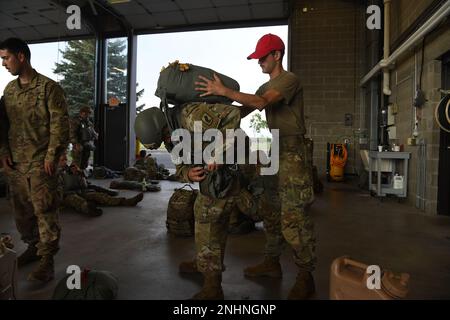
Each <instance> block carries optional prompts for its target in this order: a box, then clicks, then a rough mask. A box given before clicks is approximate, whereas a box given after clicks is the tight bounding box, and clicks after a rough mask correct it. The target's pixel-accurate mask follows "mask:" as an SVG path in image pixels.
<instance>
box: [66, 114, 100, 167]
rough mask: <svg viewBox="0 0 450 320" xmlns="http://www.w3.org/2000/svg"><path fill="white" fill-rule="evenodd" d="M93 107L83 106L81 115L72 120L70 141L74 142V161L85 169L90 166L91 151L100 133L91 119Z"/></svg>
mask: <svg viewBox="0 0 450 320" xmlns="http://www.w3.org/2000/svg"><path fill="white" fill-rule="evenodd" d="M91 113H92V109H91V108H90V107H88V106H84V107H81V108H80V110H79V115H78V116H77V117H75V118H73V119H71V121H70V142H71V143H72V147H73V149H72V159H73V161H72V163H73V164H75V165H77V167H79V168H80V169H82V170H84V169H86V168H87V166H88V162H89V157H90V156H91V151H94V148H95V146H94V140H97V138H98V134H97V132H95V130H94V124H93V123H92V122H91V121H90V120H89V116H90V115H91Z"/></svg>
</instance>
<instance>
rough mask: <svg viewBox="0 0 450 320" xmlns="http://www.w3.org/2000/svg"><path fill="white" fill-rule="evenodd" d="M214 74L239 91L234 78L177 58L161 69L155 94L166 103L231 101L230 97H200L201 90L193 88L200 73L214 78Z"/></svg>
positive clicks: (226, 84)
mask: <svg viewBox="0 0 450 320" xmlns="http://www.w3.org/2000/svg"><path fill="white" fill-rule="evenodd" d="M214 74H216V75H217V76H218V77H219V78H220V80H221V81H222V83H223V84H224V85H225V86H227V87H229V88H231V89H233V90H237V91H239V83H238V82H237V81H236V80H234V79H232V78H230V77H227V76H225V75H223V74H221V73H218V72H215V71H214V70H211V69H209V68H204V67H200V66H196V65H193V64H189V63H179V62H178V60H177V61H175V62H172V63H169V66H168V67H166V68H163V69H162V70H161V73H160V75H159V79H158V87H157V89H156V91H155V95H156V96H157V97H159V98H161V101H164V100H166V101H167V103H172V104H183V103H186V102H209V103H224V104H230V103H232V101H231V100H230V99H228V98H226V97H222V96H205V97H200V95H201V93H202V92H201V91H196V90H195V87H196V85H195V82H196V81H201V79H199V76H200V75H202V76H204V77H206V78H208V79H214Z"/></svg>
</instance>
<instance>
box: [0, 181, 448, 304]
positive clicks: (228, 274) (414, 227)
mask: <svg viewBox="0 0 450 320" xmlns="http://www.w3.org/2000/svg"><path fill="white" fill-rule="evenodd" d="M100 183H101V184H108V181H105V180H103V181H101V182H100ZM161 186H162V191H160V192H157V193H146V195H145V198H144V200H143V201H142V202H141V203H140V204H139V205H138V206H137V207H134V208H126V209H125V208H105V209H104V215H103V216H101V217H99V218H89V217H84V216H81V215H79V214H77V213H74V212H64V213H62V214H61V218H60V220H61V226H62V238H61V250H60V252H59V253H58V255H57V256H56V279H61V278H62V277H63V276H64V275H65V270H66V268H67V266H69V265H72V264H76V265H79V266H82V267H89V268H91V269H98V270H109V271H111V272H113V273H114V274H116V275H117V276H118V278H119V296H118V298H119V299H186V298H188V297H190V296H191V295H192V294H194V293H195V292H197V291H198V289H199V287H200V284H201V278H200V277H199V276H193V277H192V276H190V277H186V276H181V275H179V274H178V272H177V270H178V263H179V262H180V261H182V260H185V259H189V258H191V257H193V255H194V240H193V238H174V237H171V236H169V235H167V233H166V228H165V215H166V208H167V201H168V199H169V197H170V195H171V193H172V191H173V189H174V188H175V187H177V186H180V184H179V183H175V182H168V181H163V182H162V183H161ZM124 193H125V194H129V195H132V194H134V192H132V191H126V192H124ZM316 198H317V199H316V202H315V203H314V204H313V206H312V208H311V214H312V217H313V219H314V222H315V226H316V237H317V256H318V265H317V270H316V271H315V280H316V288H317V293H316V295H315V297H314V298H315V299H328V296H329V294H328V290H329V267H330V264H331V262H332V261H333V259H334V258H336V257H339V256H342V255H350V256H351V257H353V258H355V259H357V260H360V261H363V262H366V263H368V264H378V265H381V266H382V267H385V268H388V269H391V270H394V271H402V272H409V273H410V274H411V283H410V294H409V298H411V299H450V287H449V284H450V254H449V252H450V218H448V217H442V216H434V217H431V216H425V215H422V214H421V213H420V212H419V211H418V210H416V209H415V208H413V207H410V206H408V205H406V204H402V203H399V202H398V201H397V200H395V199H385V200H384V201H379V200H377V199H375V198H372V197H370V196H369V195H368V194H367V193H366V192H361V190H359V189H358V188H356V187H353V186H352V185H350V184H337V183H335V184H326V185H325V192H324V193H323V194H321V195H319V196H317V197H316ZM0 226H1V227H0V232H9V233H11V234H12V236H13V239H14V243H15V245H16V248H15V249H16V250H17V251H18V252H19V253H20V252H22V250H23V249H24V248H25V246H24V244H23V243H22V242H21V241H20V237H19V235H18V233H17V231H16V228H15V226H14V221H13V217H12V212H11V209H10V206H9V203H8V202H7V201H6V200H5V199H4V198H1V199H0ZM258 227H259V228H258V230H257V231H255V232H252V233H250V234H248V235H233V236H230V237H229V241H228V246H227V252H226V257H225V264H226V267H227V269H226V271H225V272H224V274H223V288H224V292H225V298H226V299H237V300H241V299H251V300H255V299H284V298H285V297H286V296H287V294H288V292H289V289H290V287H291V285H292V284H293V280H294V279H295V275H296V268H295V266H294V264H293V261H292V258H291V254H290V250H288V249H286V250H285V253H284V255H283V256H282V266H283V271H284V277H283V279H282V280H274V279H261V280H249V279H246V278H245V277H244V276H243V273H242V269H243V268H244V267H245V266H248V265H251V264H254V263H256V262H259V261H260V260H261V259H262V255H261V252H262V250H263V247H264V233H263V231H262V229H261V226H258ZM35 265H36V264H33V265H30V266H27V267H25V268H23V269H21V270H20V271H19V298H21V299H49V298H50V297H51V294H52V292H53V289H54V287H55V285H56V281H52V282H50V283H49V284H47V285H44V286H42V285H41V286H39V285H35V284H30V283H29V282H28V281H27V280H26V276H27V274H28V273H29V272H30V271H31V270H32V268H33V267H34V266H35Z"/></svg>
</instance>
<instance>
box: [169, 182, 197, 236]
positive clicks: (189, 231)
mask: <svg viewBox="0 0 450 320" xmlns="http://www.w3.org/2000/svg"><path fill="white" fill-rule="evenodd" d="M186 186H189V187H190V188H191V190H186V189H184V187H186ZM197 193H198V190H194V189H193V188H192V187H191V186H190V185H188V184H186V185H184V186H183V187H181V188H178V189H175V192H174V193H173V194H172V196H171V197H170V199H169V204H168V206H167V220H166V226H167V232H168V233H170V234H173V235H175V236H181V237H189V236H192V235H194V202H195V199H196V198H197Z"/></svg>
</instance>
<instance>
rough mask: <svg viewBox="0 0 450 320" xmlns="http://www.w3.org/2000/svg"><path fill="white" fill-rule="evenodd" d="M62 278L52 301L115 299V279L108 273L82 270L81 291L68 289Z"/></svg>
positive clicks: (116, 288) (65, 279)
mask: <svg viewBox="0 0 450 320" xmlns="http://www.w3.org/2000/svg"><path fill="white" fill-rule="evenodd" d="M70 276H72V275H67V276H65V277H64V278H62V279H61V280H60V281H59V282H58V284H57V285H56V288H55V291H54V292H53V297H52V299H53V300H114V299H115V298H116V297H117V291H118V289H119V288H118V284H117V277H116V276H115V275H114V274H112V273H111V272H109V271H98V270H83V271H82V273H81V289H69V288H68V287H67V279H68V278H69V277H70Z"/></svg>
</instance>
